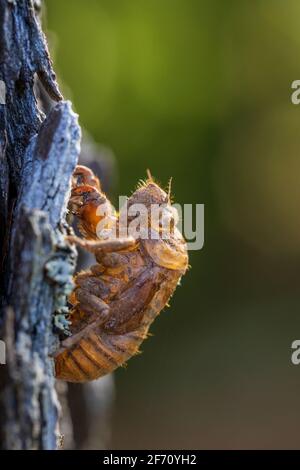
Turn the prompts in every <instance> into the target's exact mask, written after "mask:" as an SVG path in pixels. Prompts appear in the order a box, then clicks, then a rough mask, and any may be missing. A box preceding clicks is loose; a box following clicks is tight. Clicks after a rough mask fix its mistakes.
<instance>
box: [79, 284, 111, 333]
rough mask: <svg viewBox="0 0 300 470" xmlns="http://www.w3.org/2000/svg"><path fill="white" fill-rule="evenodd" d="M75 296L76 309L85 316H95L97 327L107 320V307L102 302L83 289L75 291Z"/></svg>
mask: <svg viewBox="0 0 300 470" xmlns="http://www.w3.org/2000/svg"><path fill="white" fill-rule="evenodd" d="M75 295H76V299H77V301H78V308H79V309H80V310H81V311H83V312H85V313H87V314H94V315H95V314H96V315H95V316H97V320H98V324H99V325H100V324H102V323H104V322H105V321H106V320H107V319H108V316H109V306H108V305H107V303H106V302H104V300H102V299H100V298H99V297H97V296H96V295H94V294H91V292H90V291H89V290H86V289H83V288H79V289H76V293H75ZM99 320H100V322H99Z"/></svg>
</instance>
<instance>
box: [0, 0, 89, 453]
mask: <svg viewBox="0 0 300 470" xmlns="http://www.w3.org/2000/svg"><path fill="white" fill-rule="evenodd" d="M35 77H38V78H36V79H37V80H39V81H40V82H41V84H42V85H43V87H44V89H45V91H46V93H47V94H48V96H49V98H51V100H54V101H56V102H58V103H57V104H56V105H55V106H53V107H52V109H51V111H50V112H49V114H48V115H47V117H45V116H44V114H43V113H42V112H41V110H40V109H39V108H38V105H37V100H36V97H35V94H34V80H35ZM0 80H2V82H4V83H5V87H6V103H5V104H0V243H1V245H0V246H1V249H0V250H1V257H0V268H1V273H0V274H1V279H0V294H1V295H0V322H1V323H0V328H1V330H0V331H1V334H0V339H4V340H5V342H6V351H7V357H6V365H2V366H0V381H1V416H2V419H1V425H0V432H1V443H2V446H3V447H4V448H6V449H55V448H56V447H57V439H58V436H59V430H58V416H59V403H58V400H57V396H56V391H55V380H54V377H53V371H52V361H51V358H50V354H51V352H52V351H53V349H54V348H55V347H56V342H57V339H56V336H55V335H54V334H53V333H52V330H53V329H52V323H53V320H52V318H53V313H54V312H59V311H63V309H64V308H65V306H66V299H67V296H68V294H69V292H70V290H71V289H72V275H73V271H74V267H75V261H76V255H75V252H74V251H73V250H72V249H71V248H70V246H69V245H68V244H66V242H65V239H64V234H65V233H66V231H67V230H68V228H67V225H66V223H65V213H66V202H67V199H68V195H69V189H70V179H71V175H72V172H73V170H74V168H75V165H76V163H77V158H78V154H79V142H80V128H79V126H78V123H77V117H76V115H75V114H74V113H73V112H72V109H71V105H70V103H69V102H65V101H63V100H62V96H61V94H60V92H59V90H58V86H57V83H56V80H55V74H54V72H53V69H52V65H51V61H50V58H49V54H48V50H47V45H46V42H45V37H44V35H43V33H42V31H41V28H40V25H39V20H38V18H37V16H36V12H35V10H34V5H33V2H32V1H31V0H18V1H13V0H0Z"/></svg>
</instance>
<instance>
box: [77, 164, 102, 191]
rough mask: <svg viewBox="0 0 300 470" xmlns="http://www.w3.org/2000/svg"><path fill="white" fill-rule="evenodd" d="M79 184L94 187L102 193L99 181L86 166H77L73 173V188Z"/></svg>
mask: <svg viewBox="0 0 300 470" xmlns="http://www.w3.org/2000/svg"><path fill="white" fill-rule="evenodd" d="M79 184H83V185H89V186H94V187H95V188H97V189H98V190H99V191H100V181H99V179H98V178H97V176H95V174H94V172H93V171H92V170H91V169H90V168H88V167H86V166H84V165H77V166H76V168H75V171H74V173H73V187H77V186H78V185H79Z"/></svg>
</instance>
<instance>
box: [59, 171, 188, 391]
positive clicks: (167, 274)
mask: <svg viewBox="0 0 300 470" xmlns="http://www.w3.org/2000/svg"><path fill="white" fill-rule="evenodd" d="M133 204H144V205H145V206H146V207H147V208H149V209H150V207H151V205H152V204H156V205H162V206H163V207H164V208H165V209H166V211H167V212H166V213H167V214H168V215H169V217H170V218H171V219H172V217H173V215H172V214H174V210H173V208H171V203H170V197H169V194H168V193H167V192H165V191H164V190H163V189H161V188H160V186H159V185H158V184H156V183H155V182H154V181H153V179H152V177H149V178H148V179H147V181H145V182H144V183H143V184H141V185H140V186H139V187H138V189H137V190H136V191H135V192H134V193H133V194H132V196H131V197H130V198H129V199H128V208H130V207H131V206H132V205H133ZM100 205H106V209H107V210H106V219H105V224H106V225H105V227H104V230H103V232H105V238H102V239H101V234H100V239H99V237H97V235H96V232H97V225H98V223H99V221H101V216H99V215H97V208H98V207H99V206H100ZM69 207H70V210H71V211H72V212H73V213H74V214H75V215H76V216H77V218H78V221H79V228H80V231H81V233H82V235H83V237H84V238H83V239H80V238H77V237H70V238H71V239H70V241H71V242H74V243H77V244H78V245H81V246H82V247H83V248H85V249H87V250H89V251H91V252H93V253H94V254H95V258H96V262H97V263H96V264H95V265H94V266H92V267H91V268H90V269H89V270H88V271H84V272H81V273H79V274H78V275H77V276H76V277H75V290H74V292H73V293H72V295H71V297H70V303H71V304H72V309H71V313H70V320H71V327H70V330H71V336H70V337H68V338H67V339H65V340H64V341H62V343H61V347H60V349H59V350H58V351H57V353H56V354H55V371H56V377H57V378H58V379H62V380H66V381H70V382H85V381H89V380H94V379H97V378H99V377H101V376H103V375H105V374H108V373H109V372H112V371H114V370H115V369H117V368H118V367H119V366H122V365H123V364H125V363H126V361H128V359H129V358H131V357H132V356H134V355H136V354H137V353H138V352H139V347H140V345H141V343H142V342H143V340H144V339H145V338H146V337H147V335H148V331H149V327H150V325H151V323H152V322H153V320H154V319H155V318H156V317H157V315H158V314H159V313H160V312H161V310H162V309H163V308H164V307H165V306H166V304H167V303H168V301H169V299H170V297H171V296H172V294H173V293H174V291H175V289H176V286H177V285H178V283H179V281H180V278H181V277H182V275H183V274H184V273H185V272H186V270H187V267H188V254H187V247H186V243H185V241H184V239H183V237H182V235H181V233H180V232H179V231H178V230H177V229H176V224H175V223H174V221H172V220H171V223H172V222H173V226H174V229H173V230H172V231H171V234H170V236H169V237H167V238H165V239H164V238H163V237H162V236H161V233H160V228H159V227H157V226H156V227H153V225H152V220H151V217H149V219H148V229H149V232H151V231H153V230H154V231H157V234H158V237H157V238H155V237H154V239H153V237H148V238H147V237H141V236H140V237H139V236H137V237H134V238H131V237H128V238H112V239H111V238H110V237H109V229H110V226H111V223H112V221H113V220H114V221H115V222H116V223H117V224H118V222H119V219H118V217H119V215H118V214H115V213H114V211H113V209H112V208H111V206H110V202H109V201H108V199H107V198H106V196H105V195H104V194H103V192H102V191H101V187H100V183H99V181H98V179H97V178H96V177H95V176H94V175H93V173H92V172H91V170H89V169H87V168H86V167H77V169H76V171H75V175H74V181H73V190H72V194H71V199H70V204H69ZM107 214H108V215H107ZM129 219H130V218H129V217H128V222H130V221H131V220H129ZM98 235H99V234H98Z"/></svg>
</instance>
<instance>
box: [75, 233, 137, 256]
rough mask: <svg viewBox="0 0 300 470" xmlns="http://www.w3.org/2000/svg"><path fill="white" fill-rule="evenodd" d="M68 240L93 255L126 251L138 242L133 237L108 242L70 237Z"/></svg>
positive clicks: (108, 240) (113, 239)
mask: <svg viewBox="0 0 300 470" xmlns="http://www.w3.org/2000/svg"><path fill="white" fill-rule="evenodd" d="M66 239H67V240H68V241H69V242H70V243H75V244H76V245H78V246H80V247H81V248H83V249H85V250H87V251H90V252H91V253H95V254H97V255H98V254H101V253H111V252H114V251H121V250H126V249H128V248H132V247H134V246H135V244H136V241H135V240H134V238H132V237H128V238H112V239H107V240H82V239H81V238H79V237H75V236H68V237H66Z"/></svg>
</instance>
